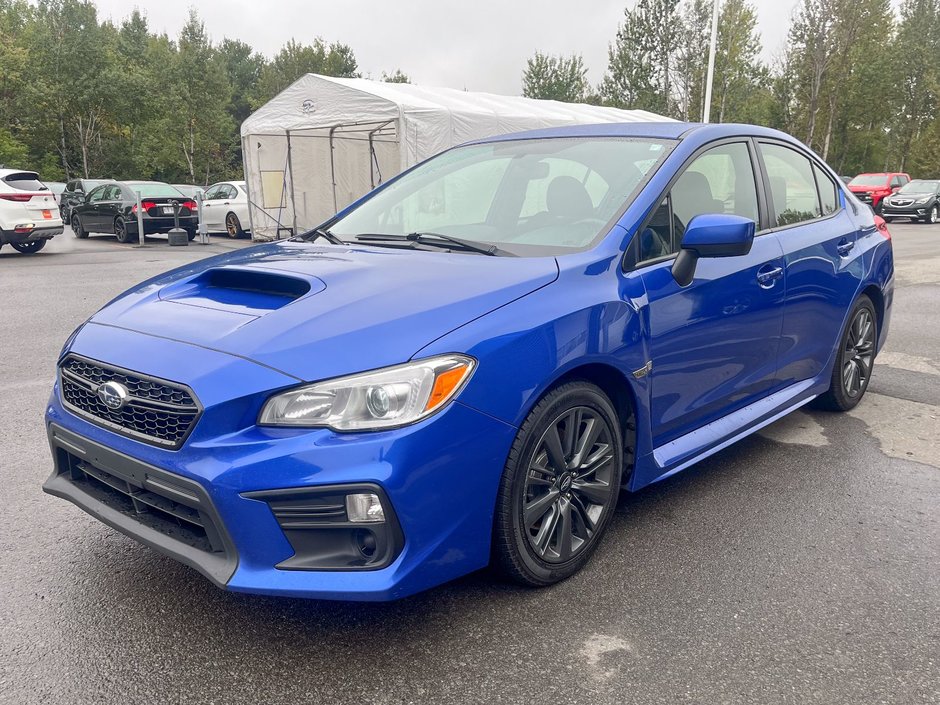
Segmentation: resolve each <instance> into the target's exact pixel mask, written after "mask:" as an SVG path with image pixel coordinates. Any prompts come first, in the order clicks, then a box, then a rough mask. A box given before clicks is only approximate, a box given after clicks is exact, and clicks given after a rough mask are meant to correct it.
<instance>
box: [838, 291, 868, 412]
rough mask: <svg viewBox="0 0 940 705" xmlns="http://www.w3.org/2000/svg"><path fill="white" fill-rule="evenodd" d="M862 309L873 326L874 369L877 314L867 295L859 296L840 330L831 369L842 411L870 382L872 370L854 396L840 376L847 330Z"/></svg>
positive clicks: (857, 400)
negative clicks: (869, 316)
mask: <svg viewBox="0 0 940 705" xmlns="http://www.w3.org/2000/svg"><path fill="white" fill-rule="evenodd" d="M862 309H867V310H868V313H869V314H870V315H871V320H872V325H873V326H875V335H874V347H873V349H872V370H873V369H874V363H875V350H876V349H877V347H878V316H877V315H876V313H875V307H874V305H873V304H872V302H871V299H869V298H868V297H867V296H864V295H862V296H860V297H859V298H858V300H857V301H856V302H855V305H854V306H853V307H852V313H851V314H850V315H849V317H848V320H847V321H846V325H845V330H844V331H842V335H841V336H840V337H839V351H838V355H836V367H835V369H834V370H833V376H832V391H833V396H834V398H835V400H836V401H837V402H838V404H839V406H840V408H841V409H842V410H843V411H848V410H849V409H851V408H853V407H855V406H856V405H857V404H858V403H859V402H860V401H861V400H862V398H863V397H864V396H865V392H867V391H868V385H869V383H870V382H871V375H872V370H869V372H868V378H867V379H866V380H865V382H864V384H863V385H862V390H861V392H859V393H858V394H857V395H856V396H854V397H852V396H849V395H848V394H847V393H846V391H845V383H844V381H843V378H842V366H843V364H844V363H845V343H846V340H848V336H849V331H851V330H852V324H853V322H854V321H855V318H856V316H857V315H858V312H859V311H860V310H862Z"/></svg>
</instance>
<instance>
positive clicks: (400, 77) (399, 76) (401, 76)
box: [382, 69, 411, 83]
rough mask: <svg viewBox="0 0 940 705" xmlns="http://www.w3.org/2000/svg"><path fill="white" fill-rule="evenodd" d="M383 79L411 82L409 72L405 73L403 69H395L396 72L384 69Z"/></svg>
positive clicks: (386, 80)
mask: <svg viewBox="0 0 940 705" xmlns="http://www.w3.org/2000/svg"><path fill="white" fill-rule="evenodd" d="M382 80H383V81H385V82H386V83H411V78H410V77H409V76H408V74H406V73H403V72H402V70H401V69H395V73H392V74H388V73H385V72H384V71H383V72H382Z"/></svg>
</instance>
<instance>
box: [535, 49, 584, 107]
mask: <svg viewBox="0 0 940 705" xmlns="http://www.w3.org/2000/svg"><path fill="white" fill-rule="evenodd" d="M589 90H590V88H589V86H588V81H587V69H586V68H585V67H584V59H582V58H581V56H580V55H572V56H569V57H564V56H548V55H547V54H541V53H539V52H536V54H535V56H533V57H532V58H531V59H529V60H528V61H527V62H526V69H525V72H524V73H523V74H522V95H524V96H525V97H526V98H541V99H543V100H561V101H564V102H566V103H583V102H585V100H586V99H587V97H588V92H589Z"/></svg>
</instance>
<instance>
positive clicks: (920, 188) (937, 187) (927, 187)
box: [898, 179, 940, 193]
mask: <svg viewBox="0 0 940 705" xmlns="http://www.w3.org/2000/svg"><path fill="white" fill-rule="evenodd" d="M937 191H940V181H926V180H920V179H916V180H914V181H910V182H908V183H906V184H904V185H903V186H902V187H901V189H900V190H899V191H898V193H936V192H937Z"/></svg>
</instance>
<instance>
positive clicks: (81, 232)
mask: <svg viewBox="0 0 940 705" xmlns="http://www.w3.org/2000/svg"><path fill="white" fill-rule="evenodd" d="M72 232H73V233H75V237H77V238H79V239H80V240H84V239H85V238H86V237H88V231H87V230H85V228H83V227H82V221H81V219H80V218H79V217H78V215H77V214H75V215H72Z"/></svg>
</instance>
